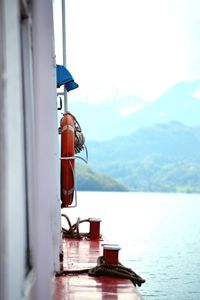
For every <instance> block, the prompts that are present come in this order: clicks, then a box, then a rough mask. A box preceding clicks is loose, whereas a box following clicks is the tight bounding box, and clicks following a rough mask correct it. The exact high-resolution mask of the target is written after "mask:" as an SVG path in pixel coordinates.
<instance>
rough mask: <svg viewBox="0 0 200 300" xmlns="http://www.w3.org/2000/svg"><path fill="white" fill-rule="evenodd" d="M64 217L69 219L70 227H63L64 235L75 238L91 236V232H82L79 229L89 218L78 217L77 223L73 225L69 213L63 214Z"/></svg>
mask: <svg viewBox="0 0 200 300" xmlns="http://www.w3.org/2000/svg"><path fill="white" fill-rule="evenodd" d="M61 216H62V217H64V218H65V219H66V220H67V223H68V226H69V229H66V228H64V227H62V232H63V236H64V237H67V238H74V239H81V238H82V237H89V236H90V233H89V232H81V233H80V231H79V226H80V224H81V223H86V222H89V219H84V220H81V219H80V218H78V219H77V221H76V223H74V224H73V225H72V224H71V221H70V219H69V218H68V216H67V215H65V214H62V215H61Z"/></svg>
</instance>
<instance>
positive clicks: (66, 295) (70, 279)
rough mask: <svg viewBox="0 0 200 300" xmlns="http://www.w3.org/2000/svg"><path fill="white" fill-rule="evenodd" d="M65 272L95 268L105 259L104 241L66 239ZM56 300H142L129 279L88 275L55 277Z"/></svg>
mask: <svg viewBox="0 0 200 300" xmlns="http://www.w3.org/2000/svg"><path fill="white" fill-rule="evenodd" d="M63 251H64V263H63V268H64V270H65V269H72V270H74V269H85V268H93V267H94V266H96V264H97V258H98V257H99V256H100V255H102V252H103V250H102V247H101V241H88V240H74V239H63ZM54 286H55V289H54V298H53V299H54V300H69V299H70V300H76V299H77V300H83V299H84V300H90V299H93V300H94V299H95V300H96V299H97V300H98V299H104V300H105V299H117V300H126V299H127V300H129V299H132V300H141V299H143V298H142V297H141V296H140V295H139V293H138V291H137V289H136V288H135V287H134V285H133V284H132V282H131V281H130V280H128V279H120V278H111V277H107V276H99V277H90V276H88V275H87V274H80V275H67V276H61V277H55V285H54Z"/></svg>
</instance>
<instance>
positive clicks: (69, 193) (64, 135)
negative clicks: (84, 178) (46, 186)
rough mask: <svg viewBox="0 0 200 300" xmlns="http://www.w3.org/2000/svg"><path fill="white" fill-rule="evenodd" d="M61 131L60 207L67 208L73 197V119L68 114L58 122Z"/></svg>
mask: <svg viewBox="0 0 200 300" xmlns="http://www.w3.org/2000/svg"><path fill="white" fill-rule="evenodd" d="M60 130H61V201H62V205H61V207H68V206H69V205H71V204H72V202H73V197H74V186H75V180H74V168H75V159H74V154H75V150H74V140H75V125H74V118H73V116H72V115H71V114H70V113H65V114H64V115H63V117H62V119H61V121H60Z"/></svg>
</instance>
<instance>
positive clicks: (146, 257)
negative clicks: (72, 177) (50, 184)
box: [65, 192, 200, 300]
mask: <svg viewBox="0 0 200 300" xmlns="http://www.w3.org/2000/svg"><path fill="white" fill-rule="evenodd" d="M65 212H66V213H67V214H68V216H69V217H70V218H72V221H73V220H74V221H75V220H76V218H77V217H81V218H88V217H100V218H101V220H102V222H101V232H102V233H103V234H104V235H105V236H106V238H107V239H108V241H109V242H113V243H117V244H119V245H120V246H121V250H120V252H119V260H120V262H122V263H123V264H124V265H125V266H127V267H130V268H132V269H133V270H134V271H135V272H136V273H138V274H139V275H140V276H142V277H143V278H144V279H145V280H146V282H145V283H144V284H143V285H142V287H140V288H138V290H139V291H140V293H141V294H142V296H143V297H144V299H145V300H148V299H159V300H200V194H199V195H198V194H157V193H113V192H108V193H107V192H106V193H104V192H99V193H97V192H78V207H77V208H74V209H67V210H66V211H65Z"/></svg>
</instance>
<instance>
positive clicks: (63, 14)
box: [62, 0, 68, 113]
mask: <svg viewBox="0 0 200 300" xmlns="http://www.w3.org/2000/svg"><path fill="white" fill-rule="evenodd" d="M65 1H66V0H62V44H63V65H64V66H65V67H66V66H67V54H66V13H65ZM63 89H64V90H63V93H64V113H65V112H67V111H68V101H67V92H66V90H65V87H63Z"/></svg>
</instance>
